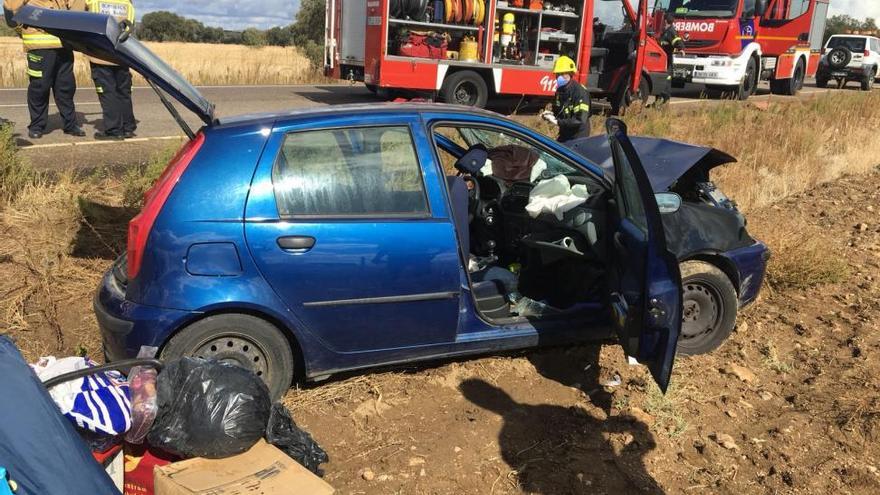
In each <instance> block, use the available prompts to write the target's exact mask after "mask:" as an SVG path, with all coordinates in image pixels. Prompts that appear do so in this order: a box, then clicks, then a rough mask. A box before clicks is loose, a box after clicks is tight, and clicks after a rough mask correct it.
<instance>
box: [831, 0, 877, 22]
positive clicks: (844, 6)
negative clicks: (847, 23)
mask: <svg viewBox="0 0 880 495" xmlns="http://www.w3.org/2000/svg"><path fill="white" fill-rule="evenodd" d="M829 14H830V15H835V14H848V15H850V16H852V17H855V18H857V19H864V18H866V17H873V18H874V19H877V20H878V21H880V2H878V1H877V0H831V9H830V11H829Z"/></svg>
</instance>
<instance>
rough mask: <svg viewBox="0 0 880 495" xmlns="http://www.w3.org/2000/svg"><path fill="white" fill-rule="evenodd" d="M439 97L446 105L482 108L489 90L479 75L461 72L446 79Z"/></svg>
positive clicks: (468, 71) (465, 71)
mask: <svg viewBox="0 0 880 495" xmlns="http://www.w3.org/2000/svg"><path fill="white" fill-rule="evenodd" d="M440 97H441V98H442V99H443V101H444V102H446V103H452V104H454V105H466V106H470V107H478V108H484V107H485V106H486V101H487V100H488V99H489V88H488V86H486V81H484V80H483V78H482V77H480V75H479V74H477V73H476V72H474V71H472V70H463V71H460V72H455V73H453V74H450V75H449V76H447V77H446V80H444V81H443V86H442V87H441V88H440Z"/></svg>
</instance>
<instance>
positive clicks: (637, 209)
mask: <svg viewBox="0 0 880 495" xmlns="http://www.w3.org/2000/svg"><path fill="white" fill-rule="evenodd" d="M611 149H612V153H614V156H615V160H614V163H615V167H616V168H618V174H617V177H618V179H619V183H617V184H615V187H614V191H615V199H616V201H617V208H618V210H619V212H620V216H621V218H627V219H629V220H630V221H631V222H632V223H633V224H634V225H635V226H636V227H638V228H639V229H641V230H642V232H645V233H647V232H648V218H647V216H646V215H645V204H644V203H643V200H642V195H641V193H640V192H639V183H638V182H637V181H636V176H635V174H634V173H633V170H632V164H631V163H630V161H629V158H628V157H627V156H626V153H625V152H624V151H623V148H622V147H621V146H620V144H619V143H617V142H616V141H614V140H612V142H611Z"/></svg>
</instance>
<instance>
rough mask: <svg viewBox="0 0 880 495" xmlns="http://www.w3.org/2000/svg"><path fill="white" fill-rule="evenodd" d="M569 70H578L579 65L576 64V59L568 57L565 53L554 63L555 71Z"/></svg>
mask: <svg viewBox="0 0 880 495" xmlns="http://www.w3.org/2000/svg"><path fill="white" fill-rule="evenodd" d="M569 72H577V67H576V66H575V65H574V60H572V59H570V58H568V57H566V56H565V55H563V56H561V57H559V58H558V59H556V63H555V64H553V73H554V74H568V73H569Z"/></svg>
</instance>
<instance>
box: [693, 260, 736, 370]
mask: <svg viewBox="0 0 880 495" xmlns="http://www.w3.org/2000/svg"><path fill="white" fill-rule="evenodd" d="M680 267H681V280H682V324H681V335H680V337H679V339H678V352H679V354H684V355H687V356H693V355H697V354H706V353H708V352H711V351H713V350H715V349H717V348H718V347H719V346H720V345H721V344H723V343H724V341H725V340H727V338H728V337H729V336H730V333H731V332H732V331H733V327H734V326H735V325H736V312H737V309H738V306H739V301H738V298H737V295H736V289H734V287H733V283H731V281H730V279H729V278H728V277H727V275H725V274H724V272H722V271H721V270H720V269H718V267H716V266H715V265H712V264H710V263H706V262H704V261H685V262H684V263H682V264H681V266H680Z"/></svg>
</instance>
